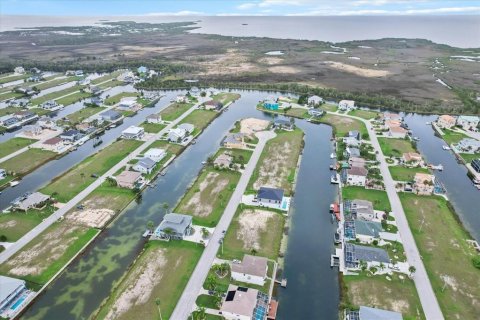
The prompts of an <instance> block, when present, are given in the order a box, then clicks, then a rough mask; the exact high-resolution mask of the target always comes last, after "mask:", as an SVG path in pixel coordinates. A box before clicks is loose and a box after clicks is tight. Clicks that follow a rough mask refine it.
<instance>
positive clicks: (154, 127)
mask: <svg viewBox="0 0 480 320" xmlns="http://www.w3.org/2000/svg"><path fill="white" fill-rule="evenodd" d="M140 127H142V128H144V129H145V132H148V133H159V132H160V131H162V129H164V128H165V127H166V125H164V124H160V123H147V122H144V123H142V124H141V125H140Z"/></svg>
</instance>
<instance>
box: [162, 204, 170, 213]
mask: <svg viewBox="0 0 480 320" xmlns="http://www.w3.org/2000/svg"><path fill="white" fill-rule="evenodd" d="M169 207H170V205H169V204H168V203H167V202H164V203H162V208H163V209H165V214H167V213H168V211H167V210H168V208H169Z"/></svg>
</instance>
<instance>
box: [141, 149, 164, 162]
mask: <svg viewBox="0 0 480 320" xmlns="http://www.w3.org/2000/svg"><path fill="white" fill-rule="evenodd" d="M144 155H145V158H149V159H151V160H153V161H155V162H157V163H158V162H160V161H161V160H162V159H163V158H165V156H166V155H167V152H166V151H165V150H164V149H160V148H151V149H149V150H148V151H147V152H145V154H144Z"/></svg>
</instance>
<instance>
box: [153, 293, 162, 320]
mask: <svg viewBox="0 0 480 320" xmlns="http://www.w3.org/2000/svg"><path fill="white" fill-rule="evenodd" d="M155 304H156V305H157V310H158V316H159V317H160V320H163V319H162V310H161V309H160V299H158V298H157V299H155Z"/></svg>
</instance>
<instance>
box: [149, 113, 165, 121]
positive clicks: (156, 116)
mask: <svg viewBox="0 0 480 320" xmlns="http://www.w3.org/2000/svg"><path fill="white" fill-rule="evenodd" d="M162 122H163V121H162V116H161V115H160V114H158V113H154V114H151V115H149V116H148V117H147V123H162Z"/></svg>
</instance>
